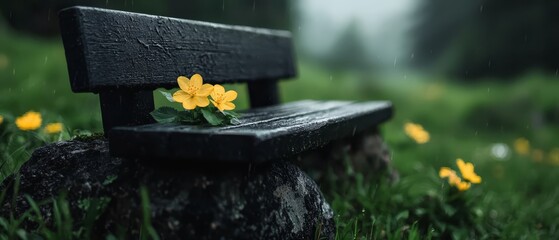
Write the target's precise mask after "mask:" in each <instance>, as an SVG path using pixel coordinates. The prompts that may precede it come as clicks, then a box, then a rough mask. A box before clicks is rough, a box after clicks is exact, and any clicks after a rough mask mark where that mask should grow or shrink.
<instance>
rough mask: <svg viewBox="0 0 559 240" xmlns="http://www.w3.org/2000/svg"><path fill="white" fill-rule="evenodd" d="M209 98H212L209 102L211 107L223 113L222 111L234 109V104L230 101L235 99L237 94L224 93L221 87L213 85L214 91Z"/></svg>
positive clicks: (231, 91) (231, 92)
mask: <svg viewBox="0 0 559 240" xmlns="http://www.w3.org/2000/svg"><path fill="white" fill-rule="evenodd" d="M210 96H212V99H213V100H211V101H212V103H213V105H214V106H215V107H216V108H217V109H219V111H222V112H223V110H233V109H235V104H234V103H232V101H233V100H235V99H237V92H235V91H233V90H229V91H227V92H225V88H223V86H221V85H219V84H216V85H214V90H213V92H212V93H211V94H210Z"/></svg>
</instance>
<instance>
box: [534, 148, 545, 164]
mask: <svg viewBox="0 0 559 240" xmlns="http://www.w3.org/2000/svg"><path fill="white" fill-rule="evenodd" d="M543 157H544V153H543V151H542V150H541V149H534V151H532V159H533V160H534V162H541V161H542V160H543Z"/></svg>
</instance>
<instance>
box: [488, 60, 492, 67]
mask: <svg viewBox="0 0 559 240" xmlns="http://www.w3.org/2000/svg"><path fill="white" fill-rule="evenodd" d="M487 66H488V67H489V68H491V60H489V62H488V63H487Z"/></svg>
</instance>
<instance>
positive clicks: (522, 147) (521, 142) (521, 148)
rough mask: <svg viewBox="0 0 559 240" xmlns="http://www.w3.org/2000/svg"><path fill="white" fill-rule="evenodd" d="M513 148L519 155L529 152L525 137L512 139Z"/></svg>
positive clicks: (528, 144) (528, 143)
mask: <svg viewBox="0 0 559 240" xmlns="http://www.w3.org/2000/svg"><path fill="white" fill-rule="evenodd" d="M514 150H515V151H516V153H518V154H520V155H528V154H529V153H530V142H529V141H528V140H526V139H525V138H518V139H516V140H515V141H514Z"/></svg>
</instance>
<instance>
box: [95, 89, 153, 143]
mask: <svg viewBox="0 0 559 240" xmlns="http://www.w3.org/2000/svg"><path fill="white" fill-rule="evenodd" d="M99 99H100V101H101V114H102V118H103V129H104V131H105V135H106V134H108V133H109V131H110V130H111V129H112V128H114V127H117V126H131V125H140V124H148V123H153V122H154V121H153V118H152V117H151V116H150V115H149V113H150V112H152V111H153V110H154V108H155V107H154V105H153V92H152V91H138V92H124V91H102V92H100V93H99Z"/></svg>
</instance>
